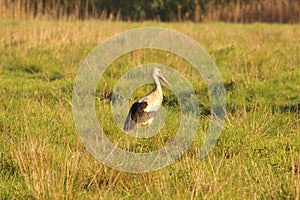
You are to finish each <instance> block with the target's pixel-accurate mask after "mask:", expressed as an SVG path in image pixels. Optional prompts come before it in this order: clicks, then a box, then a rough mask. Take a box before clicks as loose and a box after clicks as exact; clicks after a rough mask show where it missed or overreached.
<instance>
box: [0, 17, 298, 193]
mask: <svg viewBox="0 0 300 200" xmlns="http://www.w3.org/2000/svg"><path fill="white" fill-rule="evenodd" d="M146 26H158V27H160V26H162V27H166V28H172V29H175V30H178V31H181V32H183V33H185V34H187V35H189V36H190V37H192V38H193V39H195V40H196V41H198V42H199V43H200V44H201V45H202V46H203V47H204V48H205V49H206V50H207V51H208V52H209V54H210V55H211V56H212V59H213V60H214V61H215V62H216V64H217V66H218V68H219V71H220V74H221V75H222V78H223V80H224V84H225V88H226V92H227V107H228V110H227V116H226V117H227V119H226V123H225V126H224V130H223V131H222V134H221V137H220V139H219V141H218V143H217V145H216V146H215V148H214V149H213V151H212V152H210V153H209V155H208V156H207V157H205V158H203V159H198V154H199V151H200V148H201V144H202V142H203V139H204V137H205V131H206V130H207V128H208V125H209V120H210V116H209V112H210V103H209V99H208V93H207V89H206V84H205V82H204V81H203V80H202V78H201V77H199V76H196V75H195V73H194V70H193V69H192V67H191V66H190V64H189V63H187V62H186V61H184V60H183V59H181V58H179V57H177V56H175V55H172V54H170V53H167V52H163V51H158V50H140V51H135V52H132V53H129V54H127V55H124V56H122V57H121V58H120V59H118V60H116V61H115V62H114V63H113V64H112V65H111V66H110V68H109V69H108V70H107V71H106V72H105V74H104V76H103V79H101V80H100V81H99V86H98V88H97V95H96V99H95V102H96V109H97V116H98V118H99V123H100V124H101V125H102V126H103V130H104V133H105V134H106V135H107V136H108V137H109V138H110V139H111V140H112V141H113V142H119V144H118V145H119V146H120V147H122V148H124V149H130V150H133V146H134V142H135V141H134V138H133V137H132V136H129V135H127V134H124V133H123V131H122V130H121V129H120V128H119V127H118V126H117V124H116V123H115V122H114V118H113V116H112V113H111V101H110V95H111V92H112V90H113V87H114V85H115V84H116V83H117V81H118V78H119V77H120V76H121V75H122V74H123V73H125V72H126V71H127V70H129V69H131V68H133V67H135V66H138V65H141V64H145V63H154V62H156V63H163V64H166V65H169V66H171V67H173V68H175V69H176V70H178V71H179V72H180V73H181V74H183V75H184V76H185V77H186V78H187V80H188V81H189V82H190V83H191V85H192V87H193V88H194V89H195V93H196V94H197V97H198V100H199V104H200V105H201V109H202V110H203V112H202V118H201V121H200V122H199V129H198V132H197V136H196V139H195V141H194V143H193V144H192V145H191V147H190V148H189V150H188V151H187V152H186V153H185V154H184V156H183V157H182V158H181V159H179V160H178V161H176V162H175V163H173V164H172V165H170V166H168V167H166V168H164V169H161V170H158V171H155V172H149V173H143V174H131V173H126V172H119V171H117V170H114V169H111V168H109V167H106V166H104V165H103V164H101V163H99V162H98V161H97V160H95V159H94V158H93V157H92V155H91V154H90V153H89V152H88V151H87V150H86V149H85V147H84V145H83V144H82V142H81V140H80V138H79V136H78V135H77V132H76V128H75V125H74V121H73V118H72V103H71V102H72V87H73V83H74V80H75V78H76V74H77V71H78V69H79V67H80V64H81V62H82V61H83V59H84V58H85V57H86V56H87V55H88V53H89V52H90V51H91V50H92V49H93V48H94V47H95V46H96V45H97V44H98V43H100V42H101V41H103V40H105V39H107V38H108V37H109V36H111V35H114V34H116V33H119V32H121V31H124V30H128V29H130V28H136V27H146ZM0 27H1V29H0V33H1V38H0V40H1V41H0V102H1V103H0V132H1V143H0V155H1V156H0V177H1V179H0V197H1V198H4V199H6V198H7V199H48V198H51V199H62V198H70V199H112V198H114V199H117V198H121V199H133V198H141V199H144V198H145V199H147V198H148V199H160V198H165V199H174V198H177V199H178V198H181V199H187V198H189V199H193V198H195V199H199V198H200V199H216V198H219V199H232V198H233V199H245V198H246V199H253V198H259V199H297V198H299V195H300V181H299V180H300V175H299V174H300V172H299V167H300V145H299V144H300V137H299V121H300V119H299V103H300V87H299V86H300V57H299V55H298V52H300V39H299V37H298V36H299V35H300V29H299V27H298V26H291V25H267V24H252V25H238V24H223V23H217V24H193V23H184V24H176V23H171V24H164V23H154V22H145V23H141V24H140V23H121V22H117V23H111V22H100V21H88V22H79V21H78V22H67V21H38V20H35V21H12V20H10V21H1V22H0ZM166 78H167V77H166ZM149 90H151V86H145V87H142V88H138V89H137V90H136V91H135V93H134V94H133V95H132V102H133V101H134V100H136V99H139V98H140V97H142V96H143V95H145V94H146V93H148V92H149ZM164 90H165V100H164V103H163V105H164V107H165V110H166V114H167V121H166V124H165V126H164V128H163V129H162V131H161V132H160V133H159V134H157V135H155V136H154V137H153V138H150V139H149V140H147V139H139V140H138V143H137V144H136V145H137V146H136V149H135V151H137V152H147V151H153V150H155V149H158V148H160V147H161V146H163V145H165V144H167V143H168V142H169V141H170V140H171V139H172V136H173V134H174V133H175V132H176V130H177V126H178V121H179V120H180V114H178V107H177V105H178V104H177V103H178V102H177V101H176V100H175V99H174V95H173V94H172V93H171V92H170V91H167V90H166V89H164ZM129 106H130V105H128V109H129ZM103 113H105V115H104V114H103Z"/></svg>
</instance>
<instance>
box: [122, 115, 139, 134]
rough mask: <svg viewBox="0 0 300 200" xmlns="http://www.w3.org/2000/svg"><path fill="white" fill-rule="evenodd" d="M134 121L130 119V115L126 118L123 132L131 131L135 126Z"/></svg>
mask: <svg viewBox="0 0 300 200" xmlns="http://www.w3.org/2000/svg"><path fill="white" fill-rule="evenodd" d="M135 124H136V123H135V121H134V120H132V119H131V116H130V114H129V115H128V116H127V118H126V121H125V124H124V131H126V132H128V131H130V130H132V129H133V128H134V126H135Z"/></svg>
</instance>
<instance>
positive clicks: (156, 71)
mask: <svg viewBox="0 0 300 200" xmlns="http://www.w3.org/2000/svg"><path fill="white" fill-rule="evenodd" d="M152 77H153V79H154V80H155V79H157V78H159V79H160V80H162V81H163V82H164V83H165V84H166V85H167V87H168V88H170V89H172V86H171V85H170V83H169V82H168V81H167V80H166V79H165V77H164V76H163V74H162V73H161V71H160V69H159V68H154V69H153V70H152ZM156 77H157V78H156Z"/></svg>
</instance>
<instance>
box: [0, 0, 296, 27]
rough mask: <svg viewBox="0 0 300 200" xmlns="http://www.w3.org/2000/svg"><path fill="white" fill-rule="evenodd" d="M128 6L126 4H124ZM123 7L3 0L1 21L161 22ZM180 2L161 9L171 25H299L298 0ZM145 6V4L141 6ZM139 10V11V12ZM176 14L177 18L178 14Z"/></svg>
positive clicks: (88, 0) (87, 0) (83, 0)
mask: <svg viewBox="0 0 300 200" xmlns="http://www.w3.org/2000/svg"><path fill="white" fill-rule="evenodd" d="M123 3H124V2H123ZM132 3H136V2H128V4H129V5H126V7H125V6H123V7H122V6H119V4H118V3H116V2H106V1H92V0H76V1H70V0H66V1H59V0H51V1H45V0H41V1H33V0H0V18H2V19H33V18H44V19H80V20H87V19H100V20H116V21H119V20H122V19H123V20H131V21H142V20H160V19H161V16H160V15H159V14H155V15H154V14H153V13H152V12H156V11H153V10H151V9H148V10H142V11H141V8H140V7H141V5H139V6H137V8H136V7H134V6H130V5H131V4H132ZM185 3H187V2H184V1H182V2H178V4H177V6H174V5H172V6H173V7H172V6H171V5H170V7H171V8H169V7H168V6H166V5H164V6H165V7H162V8H160V9H161V10H162V11H163V13H165V12H167V13H168V14H167V15H169V17H167V18H168V19H169V20H171V21H179V22H180V21H182V20H184V21H187V20H191V21H195V22H212V21H225V22H242V23H251V22H274V23H299V22H300V2H299V1H298V0H270V1H264V0H255V1H241V0H237V1H218V0H214V1H208V3H201V5H200V3H199V1H197V0H196V1H194V4H193V3H191V5H189V6H188V7H189V8H186V9H185V11H184V10H183V9H182V6H181V4H185ZM141 4H142V2H141ZM138 8H139V9H138ZM132 12H135V14H134V13H132ZM174 13H176V14H174Z"/></svg>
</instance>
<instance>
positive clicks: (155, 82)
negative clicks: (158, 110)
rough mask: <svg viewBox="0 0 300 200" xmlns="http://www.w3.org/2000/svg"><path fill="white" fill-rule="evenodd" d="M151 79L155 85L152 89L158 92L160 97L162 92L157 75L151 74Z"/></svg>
mask: <svg viewBox="0 0 300 200" xmlns="http://www.w3.org/2000/svg"><path fill="white" fill-rule="evenodd" d="M153 81H154V86H155V88H154V91H155V92H158V93H159V95H160V96H161V97H162V96H163V92H162V89H161V84H160V81H159V78H158V77H157V76H153Z"/></svg>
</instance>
